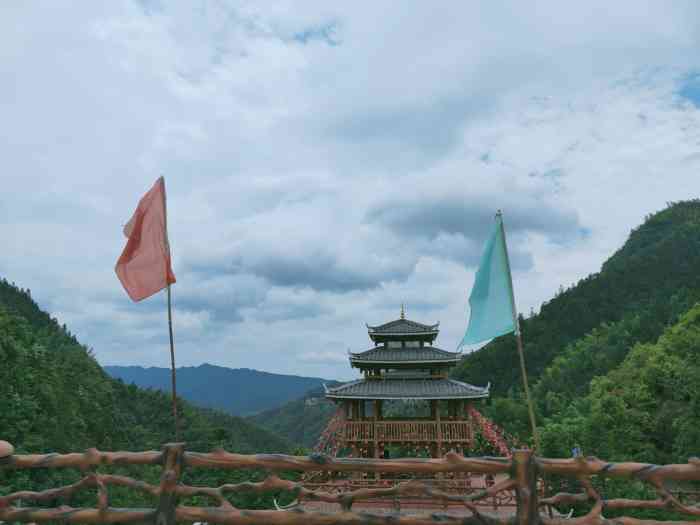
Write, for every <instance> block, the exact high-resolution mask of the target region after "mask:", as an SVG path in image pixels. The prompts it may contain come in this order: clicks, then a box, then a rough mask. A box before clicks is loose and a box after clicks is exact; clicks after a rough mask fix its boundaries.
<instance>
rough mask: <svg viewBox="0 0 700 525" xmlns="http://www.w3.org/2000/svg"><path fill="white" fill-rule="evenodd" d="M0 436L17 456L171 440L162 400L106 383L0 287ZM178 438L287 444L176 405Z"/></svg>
mask: <svg viewBox="0 0 700 525" xmlns="http://www.w3.org/2000/svg"><path fill="white" fill-rule="evenodd" d="M0 362H1V363H2V364H3V366H2V367H0V433H1V437H2V439H5V440H7V441H10V442H12V443H13V444H15V446H16V447H17V448H18V449H19V450H27V451H29V450H31V451H32V452H39V451H42V450H52V451H63V450H69V449H70V450H76V449H78V450H80V449H83V448H87V447H92V446H96V447H103V448H107V449H115V448H138V449H146V448H149V447H159V446H160V445H161V444H162V443H163V442H165V441H168V440H172V437H173V436H172V416H171V412H170V398H169V396H168V395H166V394H164V393H161V392H157V391H148V390H143V389H140V388H137V387H134V386H131V385H125V384H124V383H123V382H121V381H118V380H114V379H111V378H110V377H109V376H108V375H107V374H106V373H105V372H104V371H103V370H102V368H100V366H99V364H98V363H97V362H96V361H95V359H94V358H93V357H92V355H91V352H90V351H89V349H88V348H87V347H85V346H83V345H81V344H80V343H78V341H77V340H76V338H75V337H74V336H73V335H71V334H70V332H68V330H67V329H66V328H65V327H64V326H59V325H58V323H57V322H56V321H55V320H53V319H52V318H51V317H50V316H49V315H48V314H46V313H44V312H42V311H41V310H40V309H39V308H38V307H37V305H36V303H34V301H33V300H32V299H31V297H30V295H29V293H28V292H25V291H22V290H20V289H18V288H16V287H15V286H13V285H11V284H9V283H7V281H4V280H3V281H1V282H0ZM179 409H180V411H181V413H182V418H183V419H182V428H183V435H184V439H185V440H186V441H187V442H188V443H189V446H190V447H198V448H202V449H208V448H212V447H213V446H218V445H225V446H226V447H227V448H230V449H232V450H241V451H253V450H258V451H260V450H267V451H281V450H287V449H288V446H289V445H288V444H287V443H286V442H285V441H284V440H282V439H280V438H278V437H276V436H275V435H273V434H270V433H269V432H267V431H265V430H263V429H260V428H258V427H255V426H254V425H252V424H251V423H249V422H247V421H245V420H243V419H240V418H236V417H231V416H228V415H224V414H219V413H216V412H213V411H207V410H201V409H198V408H195V407H193V406H191V405H190V404H188V403H186V402H182V401H180V405H179Z"/></svg>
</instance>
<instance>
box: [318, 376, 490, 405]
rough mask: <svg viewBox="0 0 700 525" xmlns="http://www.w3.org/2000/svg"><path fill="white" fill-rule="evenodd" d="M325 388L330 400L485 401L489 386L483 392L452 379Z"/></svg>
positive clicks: (373, 381)
mask: <svg viewBox="0 0 700 525" xmlns="http://www.w3.org/2000/svg"><path fill="white" fill-rule="evenodd" d="M324 387H325V385H324ZM325 388H326V397H328V398H331V399H385V400H386V399H406V400H408V399H479V398H484V397H488V395H489V389H490V385H487V386H486V387H483V388H482V387H478V386H474V385H470V384H468V383H463V382H461V381H457V380H455V379H389V380H382V379H360V380H357V381H351V382H349V383H345V384H344V385H340V386H338V387H335V388H328V387H325Z"/></svg>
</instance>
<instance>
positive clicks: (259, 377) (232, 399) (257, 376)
mask: <svg viewBox="0 0 700 525" xmlns="http://www.w3.org/2000/svg"><path fill="white" fill-rule="evenodd" d="M104 369H105V371H106V372H107V373H108V374H109V375H111V376H112V377H116V378H119V379H121V380H123V381H124V382H125V383H134V384H135V385H137V386H140V387H142V388H155V389H157V390H162V391H164V392H170V369H169V368H157V367H150V368H144V367H141V366H105V367H104ZM323 382H324V380H323V379H320V378H317V377H302V376H295V375H284V374H271V373H269V372H260V371H258V370H251V369H249V368H226V367H223V366H215V365H210V364H208V363H205V364H203V365H200V366H186V367H181V368H178V369H177V393H178V395H179V396H182V397H183V398H184V399H187V400H188V401H190V402H191V403H194V404H195V405H197V406H202V407H208V408H216V409H219V410H223V411H225V412H228V413H229V414H235V415H251V414H255V413H257V412H260V411H263V410H268V409H271V408H275V407H279V406H280V405H282V404H284V403H287V402H289V401H292V400H294V399H298V398H299V397H301V396H303V395H304V394H305V393H306V392H307V391H309V390H312V389H315V388H319V387H320V386H321V385H322V383H323ZM326 382H327V381H326Z"/></svg>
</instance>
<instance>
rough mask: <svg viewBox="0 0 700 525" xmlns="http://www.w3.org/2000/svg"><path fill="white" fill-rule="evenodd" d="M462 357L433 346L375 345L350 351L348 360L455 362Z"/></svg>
mask: <svg viewBox="0 0 700 525" xmlns="http://www.w3.org/2000/svg"><path fill="white" fill-rule="evenodd" d="M461 358H462V354H460V353H457V352H448V351H447V350H441V349H440V348H435V347H434V346H423V347H419V348H406V347H404V348H387V347H385V346H377V347H376V348H371V349H370V350H366V351H364V352H359V353H351V354H350V362H351V363H356V364H362V363H397V362H402V363H425V362H428V363H434V362H456V361H459V359H461Z"/></svg>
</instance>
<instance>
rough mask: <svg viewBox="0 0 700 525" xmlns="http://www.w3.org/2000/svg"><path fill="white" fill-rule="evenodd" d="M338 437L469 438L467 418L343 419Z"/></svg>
mask: <svg viewBox="0 0 700 525" xmlns="http://www.w3.org/2000/svg"><path fill="white" fill-rule="evenodd" d="M341 435H342V439H343V440H344V441H347V442H353V441H380V442H384V443H392V442H394V443H398V442H412V441H425V442H436V441H442V442H447V443H449V442H462V443H467V442H471V440H472V436H473V433H472V425H471V423H470V422H469V421H439V422H438V421H346V422H345V423H344V425H343V427H342V434H341Z"/></svg>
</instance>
